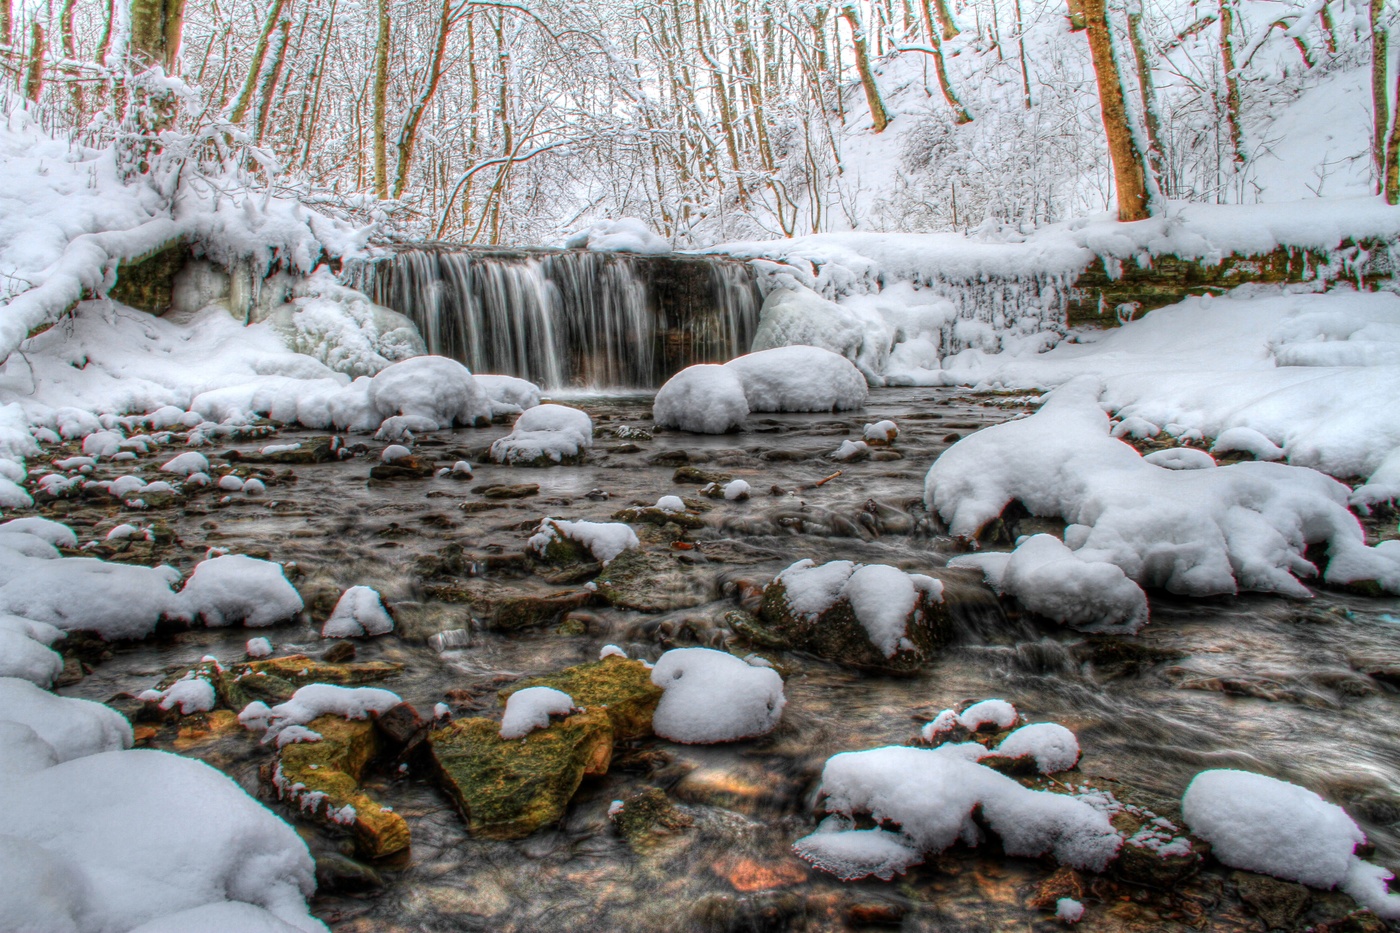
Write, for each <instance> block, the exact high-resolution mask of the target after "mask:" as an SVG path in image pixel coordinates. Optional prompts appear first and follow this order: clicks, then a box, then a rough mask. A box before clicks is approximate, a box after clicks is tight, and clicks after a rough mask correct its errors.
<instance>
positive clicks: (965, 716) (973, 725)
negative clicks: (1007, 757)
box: [920, 699, 1021, 742]
mask: <svg viewBox="0 0 1400 933" xmlns="http://www.w3.org/2000/svg"><path fill="white" fill-rule="evenodd" d="M1020 721H1021V714H1020V713H1018V712H1016V707H1014V706H1012V705H1011V704H1010V703H1008V702H1006V701H1005V700H995V699H993V700H981V701H979V702H977V703H973V704H972V705H971V706H969V707H968V708H967V709H965V710H963V711H962V712H961V713H959V712H958V711H957V710H955V709H945V710H943V712H941V713H939V714H938V715H937V716H935V717H934V718H933V721H932V722H930V723H928V724H927V725H925V726H924V728H923V729H922V730H921V732H920V735H921V736H922V737H923V739H924V741H925V742H933V741H936V740H937V739H938V738H939V737H940V736H943V735H947V734H948V733H950V732H952V731H954V729H956V728H957V727H958V726H961V727H962V728H964V729H966V730H967V731H968V732H976V731H977V730H979V729H981V728H982V727H983V726H993V727H995V728H996V729H998V730H1003V729H1010V728H1012V727H1013V726H1015V725H1016V723H1018V722H1020Z"/></svg>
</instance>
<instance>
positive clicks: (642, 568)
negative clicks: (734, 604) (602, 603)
mask: <svg viewBox="0 0 1400 933" xmlns="http://www.w3.org/2000/svg"><path fill="white" fill-rule="evenodd" d="M593 582H594V583H595V584H596V585H597V588H598V595H599V596H601V597H602V598H603V599H604V600H606V601H607V602H608V603H609V604H610V605H613V606H617V607H619V608H622V609H636V610H638V611H639V612H669V611H671V610H673V609H687V608H689V607H691V606H700V605H703V604H704V603H707V602H709V601H710V600H712V599H713V598H714V592H713V590H714V587H713V585H712V582H713V581H711V580H710V579H709V577H708V576H707V575H704V574H701V573H700V572H698V571H697V570H696V569H695V568H694V566H693V565H691V564H686V563H682V562H681V561H680V560H679V559H677V558H676V557H675V556H673V555H671V554H656V553H652V552H650V551H643V550H642V549H640V548H628V549H627V550H625V551H623V552H622V553H621V554H619V555H618V556H617V557H614V558H613V559H612V560H611V561H609V562H608V566H607V567H605V568H603V572H602V573H601V574H599V575H598V578H597V579H596V580H594V581H593Z"/></svg>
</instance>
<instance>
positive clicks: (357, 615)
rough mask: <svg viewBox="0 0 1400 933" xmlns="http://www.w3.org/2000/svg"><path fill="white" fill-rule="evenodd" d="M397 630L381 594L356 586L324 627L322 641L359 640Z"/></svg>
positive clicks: (342, 597)
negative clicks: (331, 639)
mask: <svg viewBox="0 0 1400 933" xmlns="http://www.w3.org/2000/svg"><path fill="white" fill-rule="evenodd" d="M393 630H394V619H393V617H392V616H390V615H389V610H387V609H385V608H384V603H383V601H382V600H381V599H380V597H379V593H378V592H377V591H376V590H374V589H372V588H370V587H368V586H352V587H350V589H348V590H346V591H345V592H344V593H341V594H340V599H339V600H338V601H337V602H336V604H335V609H334V610H333V611H332V612H331V615H330V618H328V619H326V624H325V625H323V626H321V637H322V638H358V637H360V636H362V635H385V634H387V633H389V632H392V631H393Z"/></svg>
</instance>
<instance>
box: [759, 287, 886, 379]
mask: <svg viewBox="0 0 1400 933" xmlns="http://www.w3.org/2000/svg"><path fill="white" fill-rule="evenodd" d="M794 286H795V287H792V288H777V289H774V290H773V291H771V292H769V293H768V297H767V298H765V299H764V301H763V310H762V311H761V312H760V313H759V319H758V330H757V331H755V333H754V337H753V347H752V349H754V350H771V349H773V348H775V347H791V346H807V347H820V348H821V349H823V350H829V351H831V352H832V353H837V354H839V355H841V356H843V357H845V358H846V359H848V360H850V361H851V362H852V363H854V364H855V366H856V368H857V369H859V370H860V372H861V374H862V375H863V376H864V377H865V379H866V381H867V382H868V383H869V384H870V385H875V386H879V385H884V384H885V380H884V376H883V374H884V371H885V364H886V360H887V358H888V357H889V346H890V339H889V337H888V335H887V334H886V327H885V322H884V320H883V319H882V318H881V317H880V316H879V315H878V314H874V313H871V312H869V311H866V310H865V309H863V308H859V307H857V306H854V305H845V304H837V303H836V302H834V301H828V300H826V299H825V298H823V297H822V296H821V295H818V294H817V293H816V292H814V291H812V290H811V289H810V288H807V287H805V286H802V285H796V284H795V283H794Z"/></svg>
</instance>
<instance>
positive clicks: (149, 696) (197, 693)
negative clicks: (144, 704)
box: [139, 671, 217, 716]
mask: <svg viewBox="0 0 1400 933" xmlns="http://www.w3.org/2000/svg"><path fill="white" fill-rule="evenodd" d="M139 699H142V700H147V701H149V702H152V703H159V704H160V708H161V709H170V708H172V707H174V706H176V705H178V706H179V707H180V715H181V716H188V715H189V714H191V713H207V712H209V711H210V710H211V709H213V708H214V702H215V700H217V696H216V695H215V693H214V685H213V684H211V683H210V682H209V681H208V679H206V678H204V677H197V676H195V674H194V672H193V671H191V672H190V673H188V674H186V675H185V676H184V677H182V678H181V679H179V680H177V681H175V683H173V684H171V685H170V686H169V687H166V688H165V689H164V690H146V691H144V692H143V693H142V694H141V695H140V697H139Z"/></svg>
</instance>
